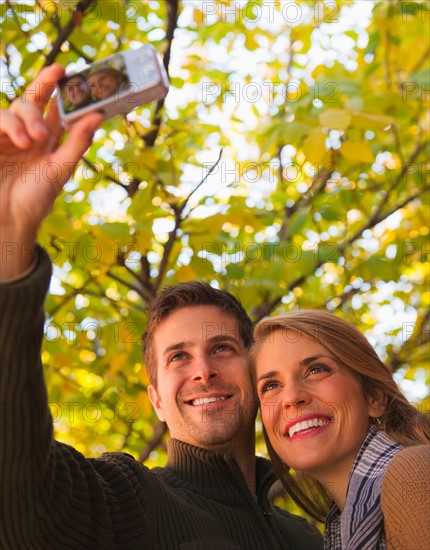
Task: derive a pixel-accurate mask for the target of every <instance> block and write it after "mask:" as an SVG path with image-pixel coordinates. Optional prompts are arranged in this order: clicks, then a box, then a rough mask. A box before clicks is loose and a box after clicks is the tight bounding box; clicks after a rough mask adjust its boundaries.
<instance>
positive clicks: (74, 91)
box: [58, 44, 168, 125]
mask: <svg viewBox="0 0 430 550" xmlns="http://www.w3.org/2000/svg"><path fill="white" fill-rule="evenodd" d="M58 91H59V108H60V115H61V118H62V119H63V120H64V121H65V123H66V124H67V125H68V124H70V123H72V122H74V121H75V120H77V119H79V118H81V117H82V116H83V115H85V114H87V113H89V112H93V111H99V112H101V113H103V115H104V117H105V119H107V118H111V117H113V116H115V115H118V114H125V113H128V112H129V111H131V110H132V109H134V108H135V107H137V106H138V105H144V104H145V103H149V102H150V101H153V100H155V99H157V100H159V99H162V98H164V97H165V95H166V94H167V91H168V80H167V75H166V71H165V69H164V67H163V65H162V64H161V63H160V60H159V58H158V55H157V52H156V51H155V49H154V48H153V47H152V46H150V45H149V44H145V45H143V46H142V47H140V48H138V49H136V50H128V51H125V52H119V53H117V54H114V55H111V56H110V57H107V58H106V59H103V60H102V61H97V62H96V63H93V64H92V65H89V66H88V67H86V68H85V69H83V70H82V71H80V72H78V73H74V74H71V75H69V76H66V77H65V78H63V79H62V80H61V81H60V82H59V85H58Z"/></svg>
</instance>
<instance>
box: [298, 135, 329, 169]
mask: <svg viewBox="0 0 430 550" xmlns="http://www.w3.org/2000/svg"><path fill="white" fill-rule="evenodd" d="M326 137H327V136H326V134H323V132H322V130H321V128H314V129H313V130H312V132H310V133H309V135H308V137H307V138H306V140H305V143H304V145H303V152H304V154H305V156H306V160H307V161H308V162H310V163H312V164H317V163H320V162H321V161H322V160H323V158H324V155H325V153H326V147H325V140H326Z"/></svg>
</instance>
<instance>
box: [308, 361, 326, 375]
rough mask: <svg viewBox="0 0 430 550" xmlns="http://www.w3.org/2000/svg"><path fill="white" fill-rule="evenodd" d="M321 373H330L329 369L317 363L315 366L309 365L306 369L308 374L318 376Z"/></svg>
mask: <svg viewBox="0 0 430 550" xmlns="http://www.w3.org/2000/svg"><path fill="white" fill-rule="evenodd" d="M322 372H330V368H329V367H327V366H326V365H322V364H319V363H318V364H317V365H311V366H310V367H309V369H308V374H319V373H322Z"/></svg>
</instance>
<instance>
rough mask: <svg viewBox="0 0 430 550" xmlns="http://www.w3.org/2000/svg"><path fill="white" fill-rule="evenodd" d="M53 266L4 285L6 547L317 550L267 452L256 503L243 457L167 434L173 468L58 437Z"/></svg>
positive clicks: (1, 541)
mask: <svg viewBox="0 0 430 550" xmlns="http://www.w3.org/2000/svg"><path fill="white" fill-rule="evenodd" d="M50 273H51V266H50V262H49V259H48V257H47V256H46V254H45V252H44V251H43V250H41V249H39V262H38V265H37V267H36V269H35V270H34V271H33V272H32V273H31V274H30V275H28V276H27V277H25V278H24V279H22V280H20V281H15V282H13V283H9V284H6V285H3V286H1V287H0V308H1V309H0V311H1V327H0V328H1V333H0V346H1V347H0V350H1V351H0V360H1V363H0V403H1V410H0V483H1V492H0V548H1V550H97V549H103V550H104V549H106V550H114V549H115V550H137V549H139V550H143V549H145V550H151V549H157V550H173V549H181V550H221V549H222V550H238V549H244V550H245V549H246V550H264V549H287V548H289V549H291V550H307V549H309V550H311V549H312V550H314V549H319V548H322V539H321V537H320V535H319V534H318V533H317V531H316V530H315V529H314V528H312V527H310V526H309V524H308V523H307V522H306V521H305V520H303V519H302V518H298V517H297V516H292V515H291V514H288V513H287V512H283V511H280V510H277V509H275V508H273V507H272V506H271V505H270V504H269V502H268V499H267V493H268V490H269V488H270V485H271V484H272V482H273V474H271V473H270V465H269V463H268V462H267V461H265V460H263V459H257V475H256V480H257V487H258V503H257V502H256V501H255V499H254V498H253V497H252V495H251V494H250V492H249V491H248V488H247V486H246V483H245V480H244V478H243V476H242V474H241V472H240V469H239V468H238V466H237V464H236V463H235V461H234V460H233V458H232V457H231V456H230V455H229V454H228V453H227V454H215V453H211V452H209V451H206V450H203V449H199V448H197V447H193V446H190V445H187V444H185V443H183V442H180V441H174V440H172V441H171V442H169V463H168V465H167V467H166V468H156V469H154V470H149V469H148V468H146V467H145V466H143V465H142V464H140V463H139V462H137V461H136V460H134V459H133V458H132V457H131V456H129V455H127V454H124V453H105V454H103V455H102V456H101V457H100V458H97V459H86V458H85V457H83V456H82V455H81V454H80V453H79V452H77V451H76V450H75V449H73V448H72V447H70V446H68V445H65V444H62V443H59V442H57V441H54V440H53V439H52V420H51V417H50V413H49V409H48V400H47V394H46V388H45V385H44V381H43V374H42V366H41V362H40V358H39V355H40V346H41V340H42V335H43V319H44V315H43V302H44V297H45V294H46V292H47V289H48V286H49V279H50Z"/></svg>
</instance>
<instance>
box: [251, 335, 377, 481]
mask: <svg viewBox="0 0 430 550" xmlns="http://www.w3.org/2000/svg"><path fill="white" fill-rule="evenodd" d="M345 345H347V342H345ZM256 378H257V389H258V396H259V399H260V405H261V415H262V419H263V423H264V426H265V428H266V431H267V434H268V436H269V438H270V442H271V444H272V446H273V448H274V450H275V451H276V453H277V454H278V455H279V457H280V458H281V460H282V461H283V462H285V463H286V464H288V465H289V466H291V467H293V468H294V469H296V470H301V471H305V472H307V473H308V474H309V475H311V476H312V477H314V478H315V479H317V480H318V481H320V482H321V483H324V482H327V481H333V480H336V476H338V475H348V473H349V471H350V469H351V466H352V464H353V461H354V459H355V457H356V455H357V453H358V451H359V449H360V447H361V445H362V443H363V440H364V438H365V437H366V434H367V431H368V428H369V416H377V412H375V410H374V407H375V405H374V404H373V400H371V399H368V398H366V396H365V395H364V392H363V389H362V387H361V384H360V381H359V379H358V378H357V376H356V375H355V374H354V372H353V371H351V370H350V369H348V368H347V367H344V366H343V365H341V364H339V363H338V362H337V360H336V359H335V358H334V357H333V355H332V354H331V353H330V352H329V351H328V350H327V349H326V348H325V347H324V346H323V345H321V344H320V343H318V342H316V341H314V340H312V339H310V338H308V337H306V336H304V335H302V334H300V333H299V332H296V331H294V330H278V331H276V332H274V333H272V334H271V335H270V336H268V337H267V338H266V340H265V341H264V342H263V343H262V344H261V347H260V349H259V351H258V354H257V358H256Z"/></svg>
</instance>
